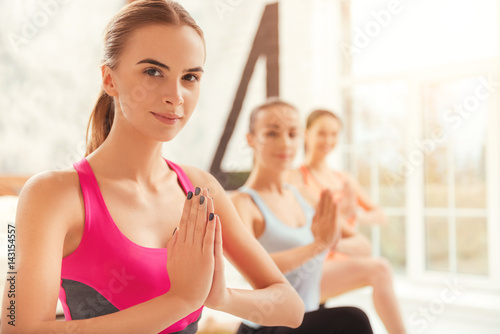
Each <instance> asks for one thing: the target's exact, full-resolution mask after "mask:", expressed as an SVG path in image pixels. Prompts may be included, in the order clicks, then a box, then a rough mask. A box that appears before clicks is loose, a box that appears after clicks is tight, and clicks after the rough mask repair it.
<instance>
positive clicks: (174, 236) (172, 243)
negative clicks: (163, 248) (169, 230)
mask: <svg viewBox="0 0 500 334" xmlns="http://www.w3.org/2000/svg"><path fill="white" fill-rule="evenodd" d="M178 230H179V228H178V227H176V228H175V229H174V233H173V234H172V238H170V240H169V241H168V243H167V254H170V253H171V252H172V250H173V248H174V246H175V244H176V242H177V236H178V235H179V233H178Z"/></svg>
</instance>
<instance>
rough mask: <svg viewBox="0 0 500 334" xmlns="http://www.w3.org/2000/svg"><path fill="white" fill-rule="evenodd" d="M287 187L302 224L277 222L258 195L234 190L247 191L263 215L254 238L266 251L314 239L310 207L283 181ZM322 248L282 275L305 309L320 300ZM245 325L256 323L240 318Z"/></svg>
mask: <svg viewBox="0 0 500 334" xmlns="http://www.w3.org/2000/svg"><path fill="white" fill-rule="evenodd" d="M285 186H286V187H287V188H288V189H290V190H291V191H292V192H293V194H294V195H295V198H296V199H297V202H298V204H299V205H300V207H301V208H302V211H303V212H304V215H305V216H306V223H305V224H304V225H303V226H301V227H297V228H296V227H290V226H288V225H286V224H285V223H283V222H282V221H280V220H279V219H278V217H276V216H275V215H274V213H273V212H272V211H271V209H270V208H269V207H268V206H267V204H266V203H265V202H264V200H263V199H262V198H261V197H260V195H259V194H258V193H257V192H256V191H255V190H253V189H251V188H249V187H246V186H242V187H240V188H239V189H238V191H240V192H242V193H246V194H249V195H250V196H251V197H252V200H253V201H254V203H255V205H257V207H258V208H259V210H260V212H262V215H263V216H264V222H265V228H264V232H263V233H262V235H261V236H260V237H259V238H258V239H257V240H258V241H259V242H260V244H261V245H262V246H263V247H264V248H265V249H266V251H267V252H268V253H274V252H280V251H284V250H288V249H291V248H295V247H300V246H305V245H308V244H310V243H312V242H313V241H314V236H313V234H312V232H311V224H312V218H313V216H314V214H315V210H314V208H313V207H312V206H311V205H310V204H309V203H307V202H306V201H305V199H304V198H303V197H302V196H301V195H300V193H299V192H298V190H297V189H295V187H293V186H292V185H289V184H285ZM325 255H326V251H324V252H322V253H320V254H318V255H317V256H315V257H313V258H311V259H310V260H309V261H307V262H305V263H303V264H302V265H301V266H300V267H297V268H296V269H294V270H292V271H290V272H287V273H285V277H286V278H287V279H288V281H289V282H290V284H291V285H292V286H293V287H294V288H295V290H296V291H297V293H298V294H299V295H300V297H301V298H302V301H303V302H304V306H305V312H310V311H314V310H317V309H318V306H319V301H320V286H321V285H320V284H321V275H322V269H323V261H324V260H325ZM244 322H245V323H246V324H247V325H249V326H251V327H254V328H256V327H257V326H258V325H256V324H254V323H250V322H247V321H244Z"/></svg>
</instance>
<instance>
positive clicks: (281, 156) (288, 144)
mask: <svg viewBox="0 0 500 334" xmlns="http://www.w3.org/2000/svg"><path fill="white" fill-rule="evenodd" d="M300 133H301V129H300V119H299V114H298V112H297V111H296V110H295V109H292V108H289V107H286V106H274V107H268V108H266V109H263V110H260V111H259V112H258V113H257V117H256V120H255V124H254V131H253V133H250V134H248V143H249V145H250V146H251V147H252V148H253V149H254V157H255V163H260V164H263V165H265V166H267V167H270V168H278V169H289V168H291V167H292V163H293V159H294V158H295V155H296V154H297V149H298V147H299V142H300Z"/></svg>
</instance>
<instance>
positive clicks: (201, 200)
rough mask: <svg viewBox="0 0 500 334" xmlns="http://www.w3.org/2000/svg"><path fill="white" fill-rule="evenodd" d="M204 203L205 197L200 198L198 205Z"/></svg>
mask: <svg viewBox="0 0 500 334" xmlns="http://www.w3.org/2000/svg"><path fill="white" fill-rule="evenodd" d="M203 202H205V196H200V204H203Z"/></svg>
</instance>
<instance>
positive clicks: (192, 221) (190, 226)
mask: <svg viewBox="0 0 500 334" xmlns="http://www.w3.org/2000/svg"><path fill="white" fill-rule="evenodd" d="M196 189H199V188H198V187H196ZM196 192H198V194H199V191H197V190H195V192H194V193H193V197H192V198H191V200H190V201H191V208H190V211H189V220H187V221H186V227H185V230H186V233H185V239H184V240H185V242H189V243H190V244H192V243H193V239H194V233H195V232H194V229H195V227H196V216H197V214H198V206H199V201H200V196H196Z"/></svg>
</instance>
